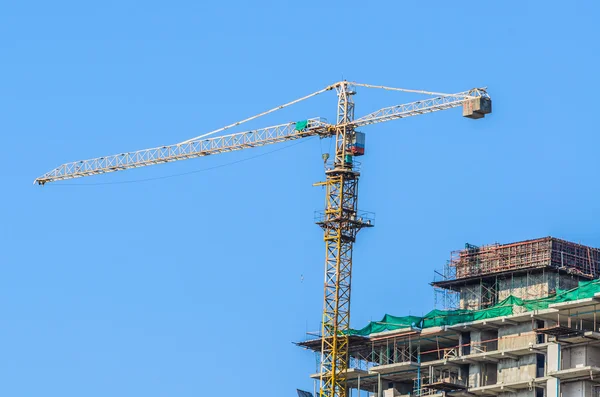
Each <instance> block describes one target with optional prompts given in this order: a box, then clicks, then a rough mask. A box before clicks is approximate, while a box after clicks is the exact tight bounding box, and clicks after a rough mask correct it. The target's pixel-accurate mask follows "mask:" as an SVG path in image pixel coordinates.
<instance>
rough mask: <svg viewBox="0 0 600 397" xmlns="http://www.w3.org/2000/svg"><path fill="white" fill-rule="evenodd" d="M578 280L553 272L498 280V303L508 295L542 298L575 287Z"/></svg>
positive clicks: (523, 297)
mask: <svg viewBox="0 0 600 397" xmlns="http://www.w3.org/2000/svg"><path fill="white" fill-rule="evenodd" d="M578 283H579V279H578V278H576V277H574V276H572V275H566V274H558V273H553V272H543V273H529V274H523V275H519V276H512V277H507V278H503V279H498V301H501V300H503V299H506V298H508V297H509V296H510V295H513V296H516V297H518V298H522V299H536V298H544V297H546V296H548V295H551V294H554V293H556V291H557V290H558V289H562V290H568V289H572V288H575V287H577V285H578Z"/></svg>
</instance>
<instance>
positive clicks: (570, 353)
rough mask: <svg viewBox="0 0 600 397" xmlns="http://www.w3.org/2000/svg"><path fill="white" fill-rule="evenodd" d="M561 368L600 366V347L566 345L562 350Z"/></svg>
mask: <svg viewBox="0 0 600 397" xmlns="http://www.w3.org/2000/svg"><path fill="white" fill-rule="evenodd" d="M561 361H562V362H561V369H569V368H578V367H585V366H588V365H593V366H600V348H598V347H595V346H574V347H564V348H563V350H562V352H561Z"/></svg>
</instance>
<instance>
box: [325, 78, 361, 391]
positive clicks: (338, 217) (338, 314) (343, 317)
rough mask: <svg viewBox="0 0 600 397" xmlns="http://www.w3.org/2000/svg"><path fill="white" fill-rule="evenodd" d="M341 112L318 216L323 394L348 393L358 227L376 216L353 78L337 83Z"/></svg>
mask: <svg viewBox="0 0 600 397" xmlns="http://www.w3.org/2000/svg"><path fill="white" fill-rule="evenodd" d="M337 94H338V114H337V126H336V136H335V140H336V145H335V156H334V160H333V166H332V167H330V168H329V169H327V170H326V172H325V176H326V181H325V182H322V183H320V184H317V185H324V186H325V188H326V193H325V211H324V213H323V216H322V217H321V219H319V221H318V222H317V223H318V224H319V225H320V226H321V227H322V228H323V231H324V240H325V293H324V305H323V323H322V345H321V390H320V395H321V396H340V397H343V396H346V385H345V378H344V376H345V371H346V369H347V368H348V334H347V331H348V330H349V329H350V290H351V279H352V277H351V276H352V246H353V244H354V240H355V238H356V234H357V232H358V231H359V230H360V229H362V228H363V227H368V226H372V224H371V222H370V221H368V223H367V220H366V219H363V218H362V217H359V214H358V208H357V203H358V178H359V176H360V174H359V172H358V171H357V170H355V167H354V164H355V162H354V158H353V157H354V156H353V153H352V152H351V150H350V149H351V148H352V145H353V144H356V134H355V131H354V127H353V126H352V124H351V123H352V121H353V120H354V102H353V100H352V96H353V95H354V90H353V89H352V87H350V86H349V85H348V83H342V84H340V85H339V86H338V87H337Z"/></svg>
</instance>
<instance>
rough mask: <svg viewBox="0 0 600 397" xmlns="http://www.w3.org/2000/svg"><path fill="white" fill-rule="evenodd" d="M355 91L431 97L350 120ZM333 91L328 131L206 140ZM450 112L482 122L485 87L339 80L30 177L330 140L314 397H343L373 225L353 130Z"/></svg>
mask: <svg viewBox="0 0 600 397" xmlns="http://www.w3.org/2000/svg"><path fill="white" fill-rule="evenodd" d="M355 86H362V87H367V88H380V89H386V90H392V91H403V92H410V93H418V94H426V95H430V96H433V97H431V98H427V99H424V100H420V101H415V102H410V103H407V104H402V105H395V106H390V107H386V108H383V109H379V110H377V111H375V112H372V113H370V114H367V115H365V116H363V117H360V118H358V119H355V118H354V100H353V96H354V94H355V88H354V87H355ZM334 89H335V91H336V92H337V97H338V102H337V119H336V124H334V125H332V124H328V123H327V122H326V120H325V119H323V118H312V119H306V120H302V121H299V122H289V123H285V124H279V125H276V126H272V127H266V128H261V129H256V130H251V131H245V132H238V133H233V134H228V135H220V136H216V137H213V138H206V136H208V135H212V134H214V133H216V132H222V131H224V130H226V129H229V128H230V127H234V126H238V125H240V124H242V123H244V122H246V121H250V120H253V119H256V118H258V117H261V116H263V115H266V114H269V113H272V112H274V111H276V110H279V109H282V108H284V107H287V106H290V105H293V104H295V103H298V102H300V101H302V100H305V99H308V98H310V97H313V96H315V95H318V94H321V93H323V92H325V91H331V90H334ZM458 106H462V107H463V116H465V117H468V118H472V119H479V118H483V117H484V116H485V114H488V113H491V99H490V97H489V95H488V94H487V92H486V90H485V88H474V89H472V90H469V91H464V92H460V93H457V94H441V93H434V92H426V91H416V90H407V89H400V88H391V87H383V86H373V85H369V84H360V83H350V82H347V81H342V82H338V83H335V84H333V85H330V86H328V87H325V88H324V89H322V90H320V91H317V92H315V93H312V94H310V95H307V96H305V97H303V98H299V99H297V100H294V101H292V102H289V103H287V104H284V105H281V106H278V107H276V108H274V109H271V110H268V111H266V112H263V113H261V114H259V115H256V116H253V117H250V118H248V119H246V120H243V121H241V122H238V123H234V124H232V125H229V126H226V127H223V128H221V129H219V130H216V131H213V132H210V133H208V134H204V135H201V136H199V137H196V138H192V139H188V140H186V141H183V142H180V143H177V144H173V145H168V146H160V147H155V148H151V149H144V150H139V151H135V152H126V153H121V154H116V155H111V156H105V157H98V158H94V159H89V160H80V161H75V162H70V163H65V164H62V165H60V166H58V167H56V168H54V169H52V170H50V171H49V172H46V173H45V174H43V175H42V176H40V177H38V178H36V179H35V181H34V183H36V184H38V185H45V184H46V183H49V182H55V181H62V180H67V179H73V178H80V177H86V176H92V175H98V174H104V173H109V172H116V171H122V170H127V169H132V168H139V167H144V166H150V165H156V164H162V163H168V162H173V161H179V160H187V159H191V158H196V157H203V156H208V155H212V154H219V153H226V152H230V151H235V150H241V149H248V148H253V147H259V146H265V145H269V144H273V143H279V142H284V141H289V140H296V139H300V138H306V137H312V136H318V137H320V138H329V137H334V138H335V149H334V150H335V153H334V157H333V161H332V162H331V163H328V162H327V160H328V158H324V160H325V162H326V167H325V181H324V182H319V183H316V184H315V186H323V187H324V188H325V210H324V211H322V212H321V213H319V216H318V218H317V224H318V225H319V226H320V227H321V228H322V229H323V239H324V241H325V282H324V299H323V317H322V329H321V368H320V382H321V387H320V391H319V395H320V397H346V396H347V388H346V379H345V377H346V372H347V369H348V364H349V362H348V361H349V350H348V349H349V330H350V292H351V279H352V249H353V245H354V242H355V241H356V235H357V234H358V232H359V231H360V230H361V229H363V228H368V227H372V226H373V223H372V219H369V218H368V216H366V215H365V214H364V213H359V211H358V180H359V177H360V172H359V169H358V167H357V162H356V161H355V160H354V156H355V155H362V154H363V153H364V146H362V147H361V146H360V140H361V139H359V138H361V137H364V135H363V134H362V133H360V132H358V131H356V128H358V127H362V126H367V125H371V124H376V123H381V122H387V121H391V120H396V119H401V118H406V117H411V116H418V115H422V114H427V113H432V112H436V111H440V110H446V109H451V108H455V107H458ZM363 145H364V142H363Z"/></svg>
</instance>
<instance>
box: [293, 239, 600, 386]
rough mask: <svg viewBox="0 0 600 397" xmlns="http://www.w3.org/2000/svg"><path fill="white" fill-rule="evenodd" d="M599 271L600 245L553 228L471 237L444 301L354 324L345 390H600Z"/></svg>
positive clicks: (317, 342) (448, 278) (437, 286)
mask: <svg viewBox="0 0 600 397" xmlns="http://www.w3.org/2000/svg"><path fill="white" fill-rule="evenodd" d="M599 272H600V249H597V248H591V247H587V246H584V245H580V244H575V243H571V242H568V241H564V240H560V239H557V238H552V237H547V238H541V239H537V240H528V241H522V242H517V243H511V244H493V245H488V246H482V247H477V246H473V245H469V244H467V245H466V246H465V248H464V249H462V250H460V251H455V252H453V253H452V254H451V258H450V260H449V261H448V262H447V263H446V265H445V268H444V269H443V271H441V272H436V273H437V276H438V278H437V279H436V281H434V282H433V283H432V285H433V288H434V291H435V296H436V305H437V306H438V308H436V309H435V310H432V311H431V312H429V313H427V314H426V315H424V316H404V317H397V316H392V315H385V316H384V318H383V319H382V320H381V321H376V322H371V323H369V324H368V325H367V326H365V327H364V328H362V329H358V330H351V331H350V335H349V356H350V357H349V362H350V366H349V369H348V371H347V372H346V374H345V379H346V385H347V388H348V395H351V396H367V395H369V396H375V397H395V396H410V395H415V396H425V395H426V396H434V397H438V396H439V397H444V396H446V395H448V396H465V397H466V396H501V397H509V396H510V397H579V396H581V397H600V332H599V331H600V329H599V328H600V327H599V324H598V320H599V319H597V316H596V313H597V311H598V309H599V308H600V279H599V277H598V276H599ZM299 345H300V346H302V347H304V348H307V349H310V350H313V351H314V352H315V353H316V354H317V355H318V356H319V355H320V352H321V346H322V340H321V339H320V338H319V339H312V340H307V341H304V342H300V343H299ZM317 361H318V360H317ZM318 368H319V367H318V366H317V372H318V371H319V369H318ZM312 377H313V378H314V379H315V380H318V379H319V377H320V374H319V373H315V374H314V375H312ZM315 384H316V381H315ZM316 390H318V389H317V387H316V386H315V391H316Z"/></svg>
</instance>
